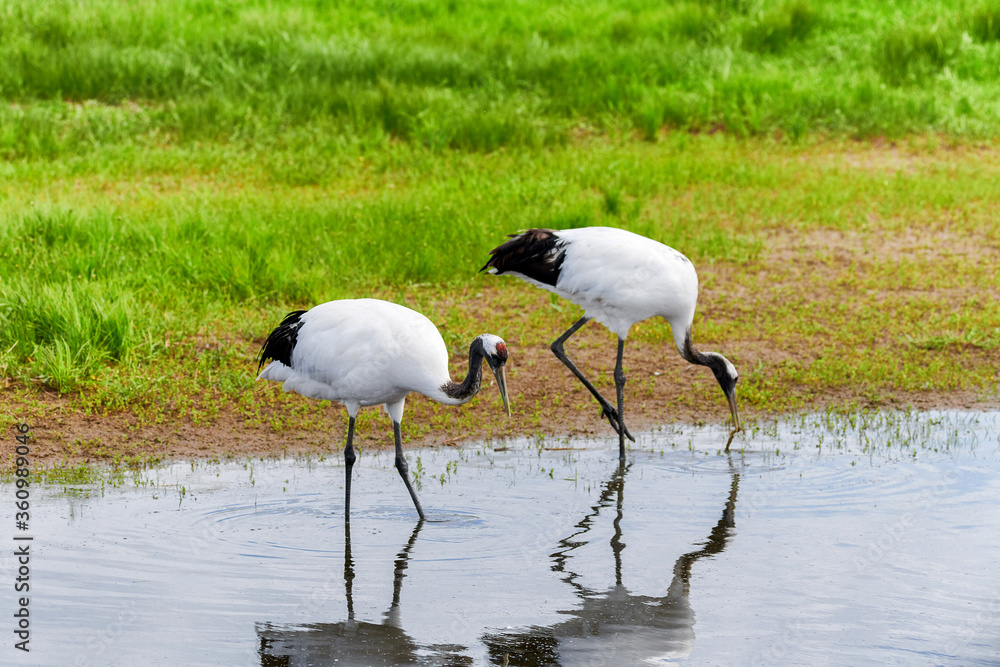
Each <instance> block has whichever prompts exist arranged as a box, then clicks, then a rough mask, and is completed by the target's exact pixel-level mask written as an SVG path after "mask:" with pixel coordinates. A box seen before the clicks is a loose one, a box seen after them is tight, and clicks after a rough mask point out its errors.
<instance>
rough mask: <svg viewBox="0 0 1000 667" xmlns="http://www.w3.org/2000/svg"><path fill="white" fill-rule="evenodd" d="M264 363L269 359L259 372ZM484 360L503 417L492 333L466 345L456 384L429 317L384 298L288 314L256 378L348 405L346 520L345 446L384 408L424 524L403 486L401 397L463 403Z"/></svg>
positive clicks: (499, 350) (502, 360)
mask: <svg viewBox="0 0 1000 667" xmlns="http://www.w3.org/2000/svg"><path fill="white" fill-rule="evenodd" d="M268 360H272V361H271V363H270V364H268V365H267V367H266V368H264V364H265V363H266V362H267V361H268ZM484 360H485V362H486V363H487V364H488V365H489V367H490V370H491V371H493V375H494V377H495V378H496V381H497V387H498V388H499V390H500V398H501V399H502V400H503V406H504V410H506V411H507V416H510V404H509V403H508V400H507V376H506V373H505V371H504V364H506V363H507V345H506V344H505V343H504V342H503V340H502V339H501V338H500V337H499V336H494V335H493V334H481V335H479V336H476V338H475V339H474V340H473V341H472V345H471V346H470V347H469V374H468V375H467V376H466V377H465V381H464V382H462V383H461V384H458V383H457V382H453V381H452V380H451V378H450V377H449V375H448V350H447V349H446V348H445V345H444V340H442V338H441V334H439V333H438V330H437V327H435V326H434V324H433V323H432V322H431V321H430V320H429V319H427V318H426V317H424V316H423V315H421V314H420V313H418V312H416V311H413V310H410V309H409V308H406V307H404V306H400V305H397V304H395V303H389V302H388V301H380V300H378V299H346V300H343V301H330V302H328V303H324V304H321V305H318V306H315V307H314V308H312V309H311V310H308V311H306V310H297V311H294V312H292V313H289V314H288V315H287V316H286V317H285V319H284V320H283V321H282V322H281V324H279V325H278V326H277V327H276V328H275V329H274V331H272V332H271V333H270V335H269V336H268V337H267V340H266V341H265V342H264V346H263V348H262V349H261V351H260V364H259V365H258V367H257V370H258V372H260V375H258V376H257V379H258V380H259V379H261V378H264V379H265V380H274V381H275V382H283V383H284V390H285V391H294V392H296V393H298V394H302V395H303V396H308V397H309V398H319V399H326V400H328V401H339V402H340V403H343V404H344V406H345V407H346V408H347V413H348V415H350V421H349V422H348V426H347V445H346V447H345V448H344V462H345V463H346V464H347V499H346V502H345V506H344V515H345V517H346V518H347V520H348V521H350V514H351V468H352V467H353V466H354V461H355V460H356V458H357V457H356V455H355V453H354V447H353V444H352V441H353V440H354V418H355V417H356V416H357V414H358V409H359V408H361V407H363V406H369V405H379V404H383V405H384V406H385V411H386V412H387V413H389V417H390V418H391V419H392V429H393V435H394V437H395V440H396V470H397V471H399V476H400V477H402V478H403V483H404V484H406V490H407V491H409V492H410V498H412V499H413V505H414V506H415V507H416V508H417V514H419V515H420V519H421V520H423V519H424V510H423V508H422V507H421V506H420V500H419V499H418V498H417V494H416V492H415V491H414V490H413V485H412V484H410V478H409V468H408V466H407V464H406V459H405V458H404V457H403V443H402V437H401V435H400V429H399V424H400V422H401V421H402V419H403V407H404V402H405V400H406V395H407V394H409V393H410V392H411V391H415V392H417V393H420V394H423V395H424V396H427V397H428V398H430V399H433V400H435V401H437V402H438V403H444V404H446V405H459V404H461V403H465V402H467V401H469V400H470V399H471V398H472V397H473V396H475V395H476V393H477V392H478V391H479V385H480V381H481V379H482V374H483V361H484ZM262 368H263V371H261V369H262Z"/></svg>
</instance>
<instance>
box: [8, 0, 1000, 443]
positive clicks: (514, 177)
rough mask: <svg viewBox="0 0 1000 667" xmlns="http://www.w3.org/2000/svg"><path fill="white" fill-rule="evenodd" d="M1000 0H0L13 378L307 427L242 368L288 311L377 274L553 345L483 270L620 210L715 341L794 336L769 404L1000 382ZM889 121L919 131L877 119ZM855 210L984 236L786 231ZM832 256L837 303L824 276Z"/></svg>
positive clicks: (372, 280)
mask: <svg viewBox="0 0 1000 667" xmlns="http://www.w3.org/2000/svg"><path fill="white" fill-rule="evenodd" d="M998 15H1000V12H998V10H997V5H996V4H995V3H994V4H971V3H967V2H959V1H957V0H956V1H951V2H944V1H942V2H925V3H917V2H903V3H895V4H891V5H884V6H883V5H872V6H870V7H859V6H858V5H857V4H856V3H848V2H830V3H816V2H807V1H805V0H794V1H791V2H787V1H786V2H742V1H740V2H723V1H719V2H711V3H693V2H665V3H660V4H655V3H653V4H651V3H639V2H626V3H610V2H593V3H585V4H581V5H573V6H571V7H570V6H567V5H565V3H545V2H543V3H538V2H509V3H501V4H496V3H485V2H466V3H457V2H444V1H436V0H426V1H417V0H409V1H404V0H384V1H377V2H365V3H359V2H341V3H336V4H328V3H306V2H282V1H278V2H266V3H262V2H252V1H247V2H237V1H231V2H226V1H222V0H218V1H214V2H212V1H202V0H199V1H194V0H188V1H186V2H178V3H164V2H160V3H126V4H123V3H120V2H112V1H111V0H96V1H95V2H76V1H70V0H64V1H59V2H56V1H50V0H45V1H41V2H34V3H27V2H7V3H4V4H3V5H2V6H0V99H2V101H3V102H4V103H3V104H0V156H2V157H3V161H0V244H2V245H3V247H4V249H5V261H4V262H3V263H0V375H2V376H3V377H4V378H5V382H8V383H9V382H11V381H12V382H13V383H14V385H15V386H16V387H20V388H21V389H22V390H24V392H26V393H25V394H24V395H26V396H27V395H30V394H31V392H32V391H34V390H35V389H41V390H46V391H48V390H56V391H58V392H61V393H63V394H66V395H68V396H69V397H70V399H71V401H72V405H73V406H75V407H76V408H79V409H82V410H86V411H91V412H95V413H104V412H109V411H116V410H128V411H132V412H133V413H134V414H135V415H136V416H137V417H136V418H137V420H138V422H139V423H156V422H162V421H163V420H167V419H174V418H180V417H186V418H190V419H191V420H192V421H193V422H194V423H196V424H200V423H206V422H210V421H211V420H212V419H213V418H214V417H215V416H216V415H217V414H218V413H219V411H220V410H224V409H230V408H235V409H237V410H239V411H240V412H241V413H242V414H243V415H244V416H245V417H246V419H247V420H248V423H255V422H256V423H271V424H272V425H273V426H274V427H275V428H280V427H281V426H282V424H281V423H279V422H280V421H281V420H283V419H289V420H295V419H301V420H308V419H311V418H312V417H313V416H314V415H315V413H314V412H311V410H312V408H309V407H304V406H303V405H299V404H296V407H295V408H294V409H289V408H288V404H287V403H283V402H282V401H284V400H285V399H284V398H282V397H281V396H280V395H279V394H277V393H274V394H272V393H267V392H265V391H260V392H258V393H256V394H252V393H250V392H249V391H248V390H249V388H250V387H251V386H252V385H251V382H252V378H253V373H252V369H251V365H252V364H251V362H250V359H251V358H252V357H253V355H254V353H255V352H256V346H255V344H254V343H253V341H254V340H255V339H259V338H260V337H261V336H263V335H264V334H265V333H266V332H267V331H268V329H269V327H271V326H273V324H274V323H275V322H276V321H277V320H278V318H279V317H280V316H281V315H282V314H284V312H286V311H287V310H290V309H292V308H299V307H305V306H308V305H311V304H314V303H317V302H321V301H325V300H329V299H333V298H341V297H348V296H360V295H376V296H382V297H385V298H391V299H394V300H397V301H401V302H406V303H408V304H409V305H412V306H414V307H417V308H418V309H421V310H425V311H427V312H429V313H431V314H432V316H433V318H434V320H435V321H436V322H438V323H439V324H440V325H441V327H442V333H443V335H444V336H445V339H446V341H447V343H448V345H449V347H450V348H451V349H452V351H453V352H455V353H456V354H457V353H460V352H462V351H464V350H463V348H464V346H465V345H466V344H467V342H468V338H469V337H471V335H474V334H475V333H478V332H480V331H482V330H494V331H497V332H498V333H501V334H502V335H505V336H507V337H508V338H510V339H513V340H517V341H518V343H519V344H520V345H523V346H524V345H542V344H546V343H547V342H549V340H550V339H551V337H552V333H553V332H555V331H557V330H558V329H559V327H560V326H562V327H563V328H564V327H565V322H566V321H567V319H568V316H569V315H570V312H569V311H570V310H571V309H572V307H571V306H569V305H568V304H564V303H551V304H550V307H545V308H541V309H536V308H534V304H536V303H537V295H535V294H534V293H533V292H532V291H531V290H528V289H527V288H524V287H520V286H516V285H512V284H510V283H503V282H501V283H500V284H501V285H505V287H503V288H502V289H501V290H500V291H499V292H490V295H491V298H493V299H497V298H499V299H501V302H500V303H490V304H485V305H484V307H483V308H482V309H479V310H474V309H472V308H470V307H469V306H468V303H469V302H470V301H472V300H474V299H475V293H476V292H477V291H478V290H481V289H483V286H485V285H495V284H497V282H498V281H493V282H490V281H492V280H493V279H491V278H486V277H477V269H478V268H479V266H481V265H482V263H483V262H484V261H485V259H486V253H487V251H488V250H489V249H490V248H492V247H493V246H494V245H496V244H497V243H498V242H500V241H501V240H502V238H503V235H504V234H506V233H509V232H511V231H515V230H517V229H520V228H524V227H528V226H548V227H556V228H561V227H572V226H582V225H598V224H607V225H614V226H621V227H626V228H629V229H632V230H634V231H637V232H639V233H643V234H646V235H649V236H652V237H653V238H656V239H659V240H661V241H663V242H665V243H668V244H670V245H672V246H675V247H677V248H680V249H682V250H683V251H684V252H685V253H687V254H688V255H689V256H690V257H691V258H692V259H693V260H694V261H695V263H696V264H697V265H698V266H699V268H700V271H701V275H702V281H703V291H705V292H707V293H708V294H709V295H710V296H711V302H706V303H705V304H704V305H703V306H702V311H701V313H702V314H703V315H700V316H699V317H703V319H699V321H698V322H697V325H696V326H697V328H698V331H699V337H700V340H703V341H705V345H706V347H707V346H708V345H709V344H713V343H724V342H725V341H727V340H762V339H766V340H768V341H769V342H770V343H771V344H772V345H776V346H778V347H781V348H782V349H786V350H795V351H796V357H795V358H792V359H788V360H785V361H780V362H773V363H769V364H766V365H760V364H758V363H755V360H754V359H751V358H747V359H743V360H741V363H742V364H743V365H744V366H745V367H749V368H750V369H751V370H749V371H747V372H745V373H744V378H745V380H744V383H743V385H744V387H743V392H744V393H743V395H744V396H745V397H746V400H748V401H749V402H750V404H751V405H781V406H784V407H795V404H796V403H795V402H796V401H803V400H806V399H805V398H803V397H804V396H806V397H807V396H808V395H810V393H811V392H812V393H815V392H819V391H823V390H824V388H825V387H834V388H836V387H859V388H860V389H859V391H861V392H863V393H864V392H867V395H870V396H873V397H874V396H880V395H885V394H886V393H891V392H892V391H896V390H899V391H911V390H920V389H921V388H931V389H941V390H947V389H970V388H972V389H974V390H979V391H982V392H989V391H991V387H995V379H994V377H993V375H992V374H991V371H990V370H989V368H990V365H989V364H988V363H983V359H982V357H981V356H980V357H976V356H975V355H977V354H980V355H981V354H991V353H992V351H993V350H995V349H996V346H997V340H998V338H997V330H998V327H1000V323H998V322H997V319H996V316H995V313H996V312H997V308H996V302H997V298H998V297H997V292H996V285H995V284H994V282H993V281H992V278H991V277H990V276H991V275H992V269H990V268H989V267H990V266H991V265H990V264H989V262H990V261H992V260H991V258H992V257H993V255H991V254H990V252H991V251H989V249H990V248H993V247H995V246H991V245H989V243H990V242H989V241H988V240H989V239H995V238H998V236H1000V229H998V227H997V222H996V221H995V219H994V217H993V216H992V213H991V212H992V210H993V208H994V207H995V206H994V204H995V193H996V191H997V190H996V182H997V178H998V168H997V164H996V162H997V161H996V152H995V143H994V142H995V137H996V136H997V134H998V131H1000V120H998V119H1000V114H998V113H997V110H998V109H1000V88H998V87H997V86H996V83H995V81H996V63H997V62H998V61H1000V42H998V40H997V37H996V35H997V30H996V25H997V23H996V20H995V18H994V17H996V16H998ZM885 137H889V138H897V139H899V141H900V142H901V143H900V147H899V149H898V151H897V152H895V153H894V152H892V151H888V152H887V151H879V150H875V151H871V148H870V145H868V144H864V145H862V146H864V147H859V145H856V144H854V143H852V141H853V140H855V139H857V138H870V139H873V140H874V141H876V142H878V141H882V140H883V139H884V138H885ZM980 141H982V142H985V146H986V148H985V150H984V151H983V152H982V153H981V154H977V153H975V152H973V151H972V150H971V149H962V150H953V148H954V146H956V145H958V146H960V147H963V146H964V147H969V146H973V145H976V143H977V142H980ZM887 156H888V158H889V159H890V160H891V159H893V158H894V156H895V157H899V158H900V159H899V160H898V161H896V162H892V161H890V162H889V163H888V164H885V165H882V164H876V165H875V166H873V167H868V166H861V167H859V166H858V165H857V164H855V162H854V161H856V160H861V161H865V160H869V159H870V160H874V161H876V162H878V161H879V160H884V159H886V157H887ZM943 221H947V222H943ZM942 229H946V230H947V234H944V232H942ZM831 230H832V231H838V232H842V233H845V234H847V233H851V234H857V235H858V239H859V240H858V241H857V242H858V243H862V244H867V245H868V246H870V247H878V245H879V244H880V243H883V242H884V239H885V238H886V237H889V238H892V237H894V236H906V235H907V234H916V235H918V236H920V235H930V236H932V237H933V236H934V235H935V234H938V235H941V234H944V236H943V237H942V239H943V241H942V242H944V243H945V244H946V246H945V247H946V248H947V243H951V242H954V241H956V240H957V241H958V242H959V245H963V244H964V246H963V247H965V246H972V247H976V244H979V246H978V247H981V248H986V249H987V251H984V252H982V253H981V254H979V255H976V254H975V253H971V254H970V253H964V254H948V253H947V252H945V253H938V254H934V253H923V254H921V252H916V254H913V253H912V252H911V253H910V254H909V255H908V254H907V253H903V255H902V257H903V258H904V261H902V262H901V261H900V259H899V257H898V256H896V255H892V256H886V257H880V256H878V254H877V253H876V255H875V256H874V257H869V256H868V255H865V254H864V252H862V251H858V252H857V253H855V254H854V255H852V256H851V259H850V262H849V263H848V264H846V265H845V264H843V263H842V262H840V263H838V262H839V260H837V258H835V257H832V256H830V254H829V253H826V252H824V251H823V249H822V248H819V249H816V248H811V249H810V250H808V251H803V254H802V255H801V256H800V257H796V258H795V261H792V262H791V263H780V262H773V261H772V259H771V257H770V255H769V252H770V241H771V239H773V238H774V236H775V235H776V234H789V233H790V234H795V235H799V236H801V237H802V238H809V235H810V234H820V233H828V232H830V231H831ZM911 255H912V258H910V257H911ZM798 262H801V263H802V264H801V266H808V267H812V270H809V271H800V264H799V263H798ZM817 267H818V268H817ZM824 267H826V268H824ZM831 281H832V282H831ZM831 284H832V285H834V286H835V287H834V289H833V293H835V294H837V295H838V296H839V297H840V298H832V297H825V298H822V299H819V300H815V299H814V293H815V292H818V291H820V290H824V289H825V290H828V291H829V289H830V288H829V286H830V285H831ZM811 290H812V292H811ZM973 292H975V293H976V294H977V295H978V296H977V298H978V299H979V301H978V302H977V303H976V304H974V305H969V306H968V307H963V308H961V309H957V310H956V309H955V308H954V307H953V306H954V302H953V301H948V299H958V303H963V304H964V303H971V302H969V299H970V298H972V296H971V293H973ZM498 294H499V295H500V296H499V297H498V296H497V295H498ZM456 295H462V296H461V297H458V296H456ZM519 308H523V309H525V310H527V311H528V312H520V311H519ZM810 309H811V310H810ZM474 313H485V315H482V316H478V315H477V316H474ZM705 313H708V315H704V314H705ZM719 313H722V315H720V314H719ZM477 317H479V319H477ZM927 326H930V327H931V328H932V330H931V331H930V332H928V333H926V334H921V333H919V331H923V327H927ZM873 331H875V332H878V334H877V336H876V337H875V338H876V340H875V343H873V342H872V340H873V337H872V332H873ZM635 337H636V338H637V339H638V340H646V341H650V340H656V341H661V340H667V339H668V334H667V332H666V329H665V325H663V324H657V323H651V324H648V325H643V326H642V327H639V328H638V329H637V330H636V333H635ZM806 339H808V340H810V341H815V343H816V345H815V346H814V347H813V348H811V349H810V350H808V351H802V350H801V349H799V347H800V341H802V340H806ZM858 341H868V343H867V345H865V344H861V343H858ZM873 346H874V351H873ZM942 351H946V352H949V353H954V354H950V355H949V357H947V358H943V357H941V355H940V354H939V353H940V352H942ZM934 354H938V356H937V357H934V356H932V355H934ZM942 359H944V360H943V361H942ZM956 359H957V360H958V361H956ZM790 386H794V387H798V388H799V389H796V390H795V391H790V390H789V389H788V388H789V387H790ZM992 390H995V389H992ZM712 391H716V390H715V389H714V388H713V389H712ZM18 400H21V399H18ZM24 400H27V401H29V402H30V400H32V399H24ZM274 405H281V406H282V407H283V409H284V410H285V412H284V413H282V414H283V415H284V416H276V414H278V413H276V412H274V411H269V410H268V407H269V406H274ZM296 411H298V412H296ZM536 412H537V411H536ZM539 415H540V413H538V414H536V417H538V418H539V419H540V417H539ZM441 418H442V419H444V418H445V417H443V416H442V417H441Z"/></svg>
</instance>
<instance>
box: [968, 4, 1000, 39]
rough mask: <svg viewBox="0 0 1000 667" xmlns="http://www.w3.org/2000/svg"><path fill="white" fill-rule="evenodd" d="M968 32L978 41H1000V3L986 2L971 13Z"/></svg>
mask: <svg viewBox="0 0 1000 667" xmlns="http://www.w3.org/2000/svg"><path fill="white" fill-rule="evenodd" d="M969 25H970V31H969V32H970V33H971V34H972V36H973V37H975V38H976V39H978V40H979V41H980V42H997V41H1000V3H996V2H993V3H991V4H986V5H983V6H982V7H980V8H979V9H977V10H976V11H975V12H973V13H972V16H971V17H970V19H969Z"/></svg>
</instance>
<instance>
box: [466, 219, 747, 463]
mask: <svg viewBox="0 0 1000 667" xmlns="http://www.w3.org/2000/svg"><path fill="white" fill-rule="evenodd" d="M490 255H491V257H490V260H489V261H488V262H487V263H486V266H484V267H483V268H482V269H481V270H486V269H489V272H490V273H495V274H503V273H510V274H513V275H515V276H517V277H519V278H522V279H524V280H526V281H527V282H529V283H531V284H533V285H537V286H538V287H541V288H542V289H546V290H548V291H550V292H554V293H556V294H558V295H559V296H561V297H562V298H564V299H567V300H568V301H571V302H573V303H575V304H576V305H578V306H580V307H582V308H583V309H584V316H583V317H582V318H580V320H578V321H577V322H576V323H575V324H574V325H573V326H571V327H570V328H569V330H568V331H566V333H564V334H563V335H562V336H560V337H559V338H557V339H556V340H555V342H553V343H552V346H551V347H552V352H553V353H554V354H555V355H556V357H557V358H558V359H559V360H560V361H562V362H563V363H564V364H566V366H567V367H568V368H569V369H570V370H571V371H572V372H573V374H574V375H576V377H577V378H579V380H580V382H582V383H583V386H585V387H586V388H587V389H588V390H589V391H590V393H591V394H593V395H594V398H596V399H597V401H598V403H600V404H601V408H602V410H603V412H602V413H601V416H602V417H607V418H608V422H609V423H610V424H611V427H612V428H613V429H615V432H616V433H618V449H619V458H620V459H622V460H624V459H625V438H626V437H628V438H629V440H632V441H633V442H634V441H635V438H633V437H632V434H631V433H629V431H628V429H627V428H626V427H625V422H624V412H625V403H624V388H625V373H624V371H623V370H622V353H623V351H624V348H625V338H626V337H627V336H628V332H629V329H630V328H631V327H632V325H633V324H635V323H636V322H640V321H642V320H645V319H647V318H649V317H654V316H660V317H663V318H664V319H666V320H667V321H668V322H669V323H670V329H671V331H672V333H673V336H674V342H675V343H676V345H677V350H678V351H679V352H680V353H681V356H682V357H684V359H686V360H687V361H688V362H689V363H692V364H700V365H702V366H708V367H709V368H711V369H712V372H713V373H714V374H715V379H716V380H718V381H719V385H720V386H721V387H722V391H723V392H725V394H726V399H727V400H728V401H729V410H730V412H731V413H732V417H733V431H732V433H731V434H730V436H729V441H728V442H726V451H729V445H730V443H731V442H732V440H733V436H734V435H735V434H736V432H737V431H738V430H739V429H740V418H739V412H738V411H737V407H736V382H737V381H738V380H739V373H737V372H736V368H735V367H734V366H733V365H732V364H731V363H729V360H728V359H726V358H725V357H724V356H722V355H721V354H718V353H716V352H699V351H698V350H696V349H695V347H694V341H693V340H692V338H691V323H692V322H693V321H694V311H695V307H696V306H697V301H698V274H697V273H696V272H695V270H694V266H693V265H692V264H691V262H690V260H688V258H687V257H685V256H684V255H682V254H681V253H679V252H677V251H676V250H674V249H673V248H670V247H668V246H665V245H663V244H662V243H659V242H657V241H653V240H652V239H648V238H646V237H645V236H639V235H638V234H633V233H632V232H629V231H626V230H624V229H615V228H611V227H585V228H582V229H564V230H559V231H553V230H551V229H528V230H526V231H522V232H519V233H517V234H511V235H510V240H509V241H507V242H506V243H504V244H503V245H500V246H498V247H496V248H494V249H493V250H491V251H490ZM589 320H597V321H598V322H600V323H601V324H603V325H604V326H606V327H607V328H608V329H610V330H611V332H612V333H614V334H616V335H617V336H618V363H617V364H616V365H615V375H614V377H615V389H616V392H617V394H618V409H617V410H616V409H615V408H614V407H612V405H611V404H610V403H609V402H608V401H607V400H606V399H605V398H604V397H603V396H602V395H601V393H600V392H599V391H597V389H596V388H595V387H594V385H593V384H591V383H590V381H589V380H587V378H586V377H584V375H583V373H581V372H580V370H579V369H578V368H577V367H576V366H575V365H574V364H573V362H572V361H571V360H570V359H569V357H568V356H566V352H565V350H564V349H563V344H564V343H565V342H566V340H567V339H568V338H569V337H570V336H572V335H573V334H574V333H575V332H576V331H577V330H578V329H579V328H580V327H582V326H583V325H584V324H586V323H587V322H588V321H589Z"/></svg>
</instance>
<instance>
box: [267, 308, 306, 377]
mask: <svg viewBox="0 0 1000 667" xmlns="http://www.w3.org/2000/svg"><path fill="white" fill-rule="evenodd" d="M305 312H306V311H304V310H293V311H292V312H290V313H288V315H285V319H283V320H282V321H281V324H279V325H278V326H277V327H275V329H274V331H272V332H271V333H270V334H269V335H268V337H267V340H265V341H264V346H263V347H261V348H260V363H259V364H257V373H258V374H260V371H261V369H262V368H264V364H265V363H266V362H267V361H269V360H271V359H273V360H274V361H280V362H281V363H283V364H284V365H286V366H288V367H289V368H291V366H292V350H293V349H295V340H296V339H297V338H298V335H299V327H301V326H302V315H303V314H305Z"/></svg>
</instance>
